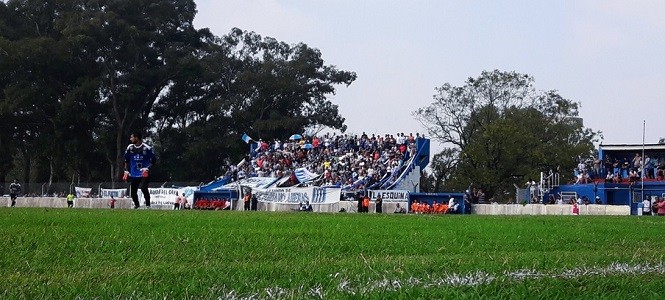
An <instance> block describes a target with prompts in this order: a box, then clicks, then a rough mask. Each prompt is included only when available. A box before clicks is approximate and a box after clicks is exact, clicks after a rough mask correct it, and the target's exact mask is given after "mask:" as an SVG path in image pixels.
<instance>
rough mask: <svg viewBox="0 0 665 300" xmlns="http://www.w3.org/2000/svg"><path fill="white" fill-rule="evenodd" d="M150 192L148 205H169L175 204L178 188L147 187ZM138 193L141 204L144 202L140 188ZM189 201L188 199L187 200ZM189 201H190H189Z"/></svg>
mask: <svg viewBox="0 0 665 300" xmlns="http://www.w3.org/2000/svg"><path fill="white" fill-rule="evenodd" d="M148 191H149V192H150V205H151V206H152V205H167V206H168V205H170V206H173V205H174V204H175V199H176V197H178V196H179V195H180V193H181V192H180V190H179V189H174V188H148ZM137 192H138V194H139V202H140V203H141V205H144V204H145V200H144V199H143V192H141V190H138V191H137ZM188 201H189V200H188ZM190 203H191V202H190Z"/></svg>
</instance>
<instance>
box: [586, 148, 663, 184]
mask: <svg viewBox="0 0 665 300" xmlns="http://www.w3.org/2000/svg"><path fill="white" fill-rule="evenodd" d="M575 176H576V179H575V182H574V183H576V184H586V183H592V182H594V181H602V180H604V181H605V182H607V183H631V184H632V183H635V182H637V181H640V180H651V179H655V180H665V157H661V158H657V157H650V156H649V155H648V154H645V155H644V157H642V155H641V154H640V153H635V155H634V156H633V157H632V158H629V157H625V156H624V157H621V158H612V157H611V156H610V155H605V158H604V160H601V159H599V158H598V157H595V158H591V159H587V160H584V159H580V160H579V163H578V165H577V168H576V169H575Z"/></svg>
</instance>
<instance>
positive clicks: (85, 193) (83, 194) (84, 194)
mask: <svg viewBox="0 0 665 300" xmlns="http://www.w3.org/2000/svg"><path fill="white" fill-rule="evenodd" d="M74 191H75V192H76V198H88V197H90V192H92V188H84V187H78V186H75V187H74Z"/></svg>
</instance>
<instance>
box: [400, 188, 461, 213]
mask: <svg viewBox="0 0 665 300" xmlns="http://www.w3.org/2000/svg"><path fill="white" fill-rule="evenodd" d="M451 197H452V198H454V199H455V202H456V203H457V204H459V212H458V213H460V214H469V213H470V212H469V209H470V207H466V206H467V205H465V203H464V193H409V203H408V207H407V208H406V209H407V210H408V211H409V212H411V211H410V210H411V204H412V203H413V202H414V201H415V200H418V202H425V203H427V205H430V206H431V205H432V204H433V203H434V201H436V202H437V203H443V204H448V200H450V198H451Z"/></svg>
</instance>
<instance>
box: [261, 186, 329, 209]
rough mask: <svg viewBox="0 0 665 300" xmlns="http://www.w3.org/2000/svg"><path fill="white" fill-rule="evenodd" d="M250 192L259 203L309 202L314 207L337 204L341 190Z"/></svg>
mask: <svg viewBox="0 0 665 300" xmlns="http://www.w3.org/2000/svg"><path fill="white" fill-rule="evenodd" d="M252 192H254V193H256V194H257V198H258V200H259V201H261V202H271V203H286V204H300V203H305V202H309V203H310V204H312V205H315V204H332V203H337V202H339V198H340V195H341V194H342V189H340V188H320V187H305V188H274V189H266V190H259V189H254V190H252Z"/></svg>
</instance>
